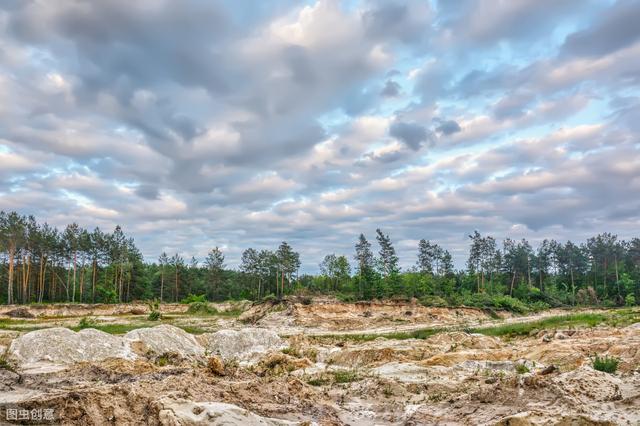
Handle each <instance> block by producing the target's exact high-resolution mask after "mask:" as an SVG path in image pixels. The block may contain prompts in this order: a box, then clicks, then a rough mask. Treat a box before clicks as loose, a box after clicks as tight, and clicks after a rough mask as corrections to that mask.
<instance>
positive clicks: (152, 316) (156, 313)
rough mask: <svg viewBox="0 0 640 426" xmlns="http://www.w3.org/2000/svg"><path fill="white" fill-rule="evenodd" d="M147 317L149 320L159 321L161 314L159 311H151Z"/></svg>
mask: <svg viewBox="0 0 640 426" xmlns="http://www.w3.org/2000/svg"><path fill="white" fill-rule="evenodd" d="M147 319H148V320H149V321H159V320H160V319H162V314H161V313H160V311H151V313H150V314H149V316H148V317H147Z"/></svg>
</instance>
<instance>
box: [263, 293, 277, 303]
mask: <svg viewBox="0 0 640 426" xmlns="http://www.w3.org/2000/svg"><path fill="white" fill-rule="evenodd" d="M262 301H263V302H264V303H275V302H277V301H278V298H277V297H276V296H275V295H274V294H273V293H271V294H267V295H266V296H264V297H263V298H262Z"/></svg>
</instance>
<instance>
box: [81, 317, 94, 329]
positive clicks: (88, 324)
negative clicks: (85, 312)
mask: <svg viewBox="0 0 640 426" xmlns="http://www.w3.org/2000/svg"><path fill="white" fill-rule="evenodd" d="M97 325H98V323H97V321H96V320H95V318H91V317H82V318H81V319H80V322H79V323H78V328H79V329H80V330H82V329H85V328H96V327H97Z"/></svg>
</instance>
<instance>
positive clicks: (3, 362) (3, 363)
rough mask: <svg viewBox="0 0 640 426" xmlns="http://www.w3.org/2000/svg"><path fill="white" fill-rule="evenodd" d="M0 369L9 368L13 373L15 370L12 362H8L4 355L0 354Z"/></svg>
mask: <svg viewBox="0 0 640 426" xmlns="http://www.w3.org/2000/svg"><path fill="white" fill-rule="evenodd" d="M0 370H9V371H12V372H14V373H15V372H16V370H15V367H14V366H13V364H12V363H11V362H9V361H8V360H7V358H6V357H5V356H4V355H0Z"/></svg>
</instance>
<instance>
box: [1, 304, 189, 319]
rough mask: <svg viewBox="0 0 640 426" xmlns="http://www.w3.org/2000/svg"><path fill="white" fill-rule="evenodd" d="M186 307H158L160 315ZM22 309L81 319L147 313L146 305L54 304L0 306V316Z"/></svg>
mask: <svg viewBox="0 0 640 426" xmlns="http://www.w3.org/2000/svg"><path fill="white" fill-rule="evenodd" d="M188 307H189V306H188V305H183V304H179V303H164V304H162V305H160V311H161V312H162V313H183V312H186V310H187V308H188ZM17 309H24V310H26V311H27V312H28V314H29V315H31V316H30V317H23V318H34V317H35V318H37V317H81V316H87V315H91V316H107V315H145V314H147V313H148V312H149V307H148V306H147V304H146V303H140V302H134V303H120V304H115V305H109V304H81V303H55V304H47V305H31V306H24V307H18V306H16V305H5V306H0V315H9V312H11V311H15V310H17Z"/></svg>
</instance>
